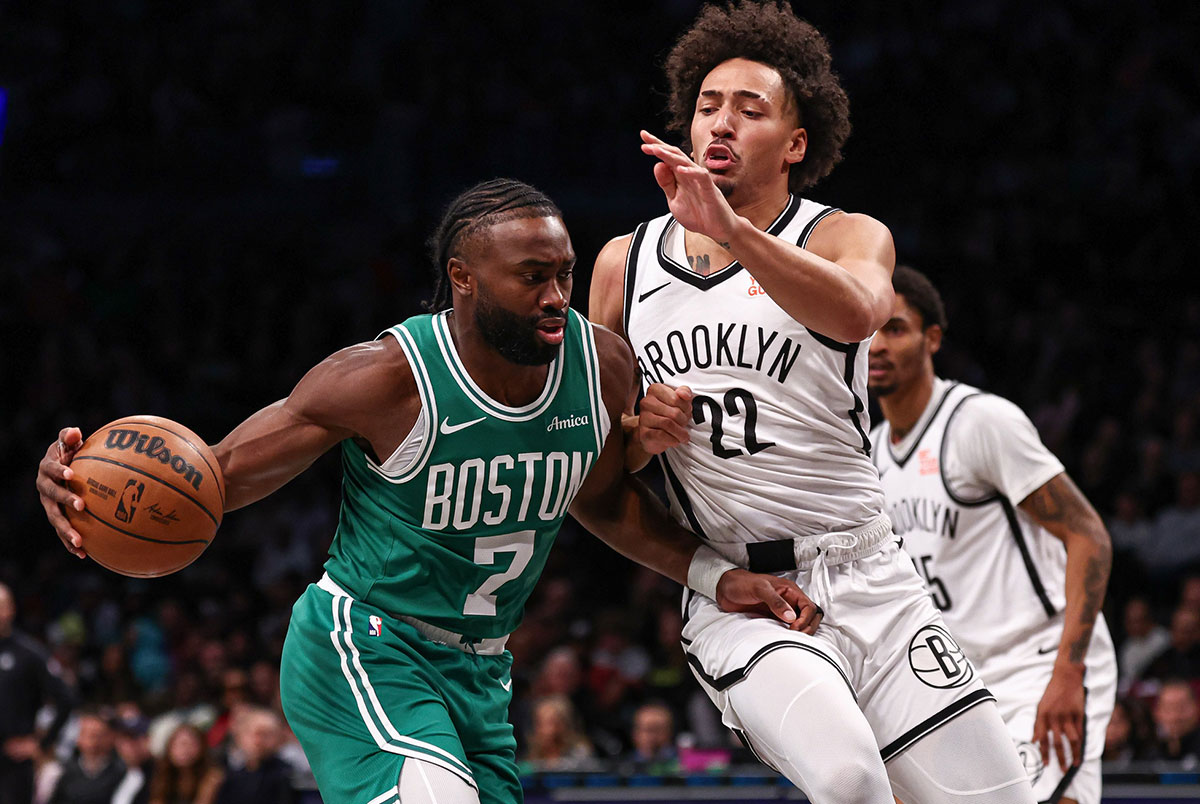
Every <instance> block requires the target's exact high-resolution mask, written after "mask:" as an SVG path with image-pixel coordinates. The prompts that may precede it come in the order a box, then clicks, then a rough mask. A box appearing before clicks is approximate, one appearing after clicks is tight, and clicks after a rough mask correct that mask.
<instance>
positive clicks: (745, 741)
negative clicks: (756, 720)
mask: <svg viewBox="0 0 1200 804" xmlns="http://www.w3.org/2000/svg"><path fill="white" fill-rule="evenodd" d="M729 730H730V731H732V732H733V733H734V734H735V735H736V736H737V738H738V740H740V741H741V743H742V745H744V746H746V748H747V749H748V750H749V751H750V753H751V754H753V755H754V758H755V759H757V760H758V761H759V762H760V763H761V764H762V765H764V766H765V767H768V768H770V769H771V770H773V771H775V772H776V773H780V772H781V771H780V770H779V768H777V767H775V766H774V765H772V764H771V763H770V762H767V760H766V758H765V757H764V756H763V755H762V754H760V753H758V749H756V748H755V747H754V744H753V743H751V742H750V737H749V736H747V734H746V732H744V731H742V730H741V729H739V728H735V727H733V726H730V727H729Z"/></svg>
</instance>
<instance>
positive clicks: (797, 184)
mask: <svg viewBox="0 0 1200 804" xmlns="http://www.w3.org/2000/svg"><path fill="white" fill-rule="evenodd" d="M737 58H742V59H749V60H750V61H757V62H760V63H762V64H765V65H767V66H768V67H771V68H773V69H774V70H775V71H776V72H778V73H779V75H780V77H781V78H783V83H784V85H785V86H787V88H788V92H789V93H790V94H791V100H792V102H794V103H795V105H796V106H795V108H796V110H797V112H798V113H799V117H800V125H801V126H802V127H803V128H805V129H807V131H808V151H807V153H806V154H805V156H804V161H802V162H799V163H797V164H795V165H792V168H791V173H790V174H789V175H788V189H790V190H791V191H792V192H794V193H798V192H800V191H802V190H804V189H806V188H808V187H811V186H812V185H814V184H816V183H817V182H818V181H819V180H821V179H823V178H824V177H825V176H827V175H829V171H831V170H833V166H834V165H836V164H837V163H838V162H840V161H841V160H842V145H843V144H844V143H845V142H846V138H847V137H848V136H850V101H849V100H848V99H847V98H846V92H845V91H844V90H843V89H842V85H841V83H840V82H839V81H838V78H837V76H836V75H834V73H833V71H832V70H831V69H830V58H829V45H828V43H827V42H826V41H825V37H823V36H821V34H820V33H819V32H818V31H817V29H816V28H814V27H812V26H811V25H809V24H808V23H807V22H805V21H804V20H801V19H797V18H796V16H795V15H794V14H793V13H792V9H791V8H790V7H789V6H788V4H787V3H778V4H777V3H775V2H767V3H756V2H743V3H741V4H740V5H734V4H733V3H730V4H728V5H726V6H724V7H720V6H714V5H707V6H705V7H704V8H703V9H702V10H701V11H700V16H699V17H697V18H696V21H695V22H694V23H693V24H692V27H691V28H690V29H689V30H688V31H687V33H685V34H684V35H683V36H681V37H680V38H679V41H678V42H676V43H675V47H673V48H671V53H670V55H669V56H667V63H666V73H667V81H668V82H669V84H670V93H669V96H668V101H667V111H668V112H669V113H670V122H669V123H668V126H669V128H670V129H671V130H672V131H676V132H678V133H680V134H681V135H682V136H683V140H684V144H683V150H684V151H685V152H686V153H691V150H692V143H691V136H690V131H691V125H692V116H693V115H694V113H695V111H696V98H697V97H698V96H699V95H700V85H701V84H703V83H704V78H705V76H707V75H708V74H709V73H710V72H712V70H713V68H715V67H716V66H717V65H719V64H722V63H723V62H726V61H729V60H730V59H737Z"/></svg>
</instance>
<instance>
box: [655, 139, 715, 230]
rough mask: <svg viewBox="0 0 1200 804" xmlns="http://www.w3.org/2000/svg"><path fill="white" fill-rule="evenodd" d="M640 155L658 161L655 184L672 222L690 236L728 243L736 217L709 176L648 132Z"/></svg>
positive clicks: (681, 153)
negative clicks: (681, 227)
mask: <svg viewBox="0 0 1200 804" xmlns="http://www.w3.org/2000/svg"><path fill="white" fill-rule="evenodd" d="M642 152H643V153H645V154H648V155H650V156H653V157H655V158H657V159H659V160H660V161H659V162H658V163H657V164H656V165H655V166H654V180H655V181H657V182H658V186H659V187H661V188H662V191H663V195H665V196H666V197H667V206H668V207H670V209H671V214H672V215H673V216H675V220H677V221H679V223H680V225H681V226H683V228H685V229H687V230H688V231H690V232H698V233H699V234H703V235H708V236H709V237H711V238H712V239H713V240H716V241H717V242H718V243H728V242H729V239H730V238H731V237H732V236H733V231H734V229H735V227H736V226H737V222H738V216H737V213H736V212H734V211H733V207H731V206H729V202H728V201H726V200H725V196H724V195H722V194H721V191H720V190H719V189H717V185H716V184H715V183H713V178H712V175H711V174H710V173H709V172H708V171H707V170H705V169H704V168H702V167H700V166H699V165H697V164H696V163H695V162H693V161H692V160H691V158H690V157H689V156H688V155H687V154H685V153H684V152H683V151H681V150H680V149H678V148H676V147H675V146H674V145H668V144H667V143H665V142H663V141H662V140H660V139H659V138H658V137H656V136H654V135H653V134H651V133H650V132H648V131H643V132H642Z"/></svg>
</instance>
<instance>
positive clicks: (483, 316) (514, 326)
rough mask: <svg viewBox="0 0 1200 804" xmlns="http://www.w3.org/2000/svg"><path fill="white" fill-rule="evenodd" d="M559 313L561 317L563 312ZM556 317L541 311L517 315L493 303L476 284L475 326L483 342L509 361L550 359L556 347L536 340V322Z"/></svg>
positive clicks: (521, 362) (542, 361) (540, 362)
mask: <svg viewBox="0 0 1200 804" xmlns="http://www.w3.org/2000/svg"><path fill="white" fill-rule="evenodd" d="M560 315H561V316H565V315H566V311H565V310H564V311H563V312H562V313H560ZM556 317H559V316H555V315H549V314H543V315H537V316H532V317H530V318H526V317H525V316H521V315H518V314H516V313H514V312H512V311H511V310H506V309H505V308H503V307H501V306H500V305H498V304H496V303H495V301H493V300H492V296H491V294H490V293H488V292H487V290H486V289H484V287H483V285H482V284H481V285H479V301H478V302H477V303H476V305H475V326H476V327H478V328H479V334H480V335H481V336H483V339H484V341H486V342H487V344H488V345H489V346H491V347H492V348H493V349H495V350H496V351H497V352H499V353H500V356H501V357H503V358H504V359H505V360H507V361H508V362H510V363H516V364H517V365H518V366H544V365H546V364H547V363H549V362H551V361H552V360H554V358H555V357H557V356H558V346H557V345H554V344H549V343H545V342H544V341H542V340H540V339H539V338H538V336H537V325H538V323H539V322H540V321H542V320H543V319H545V318H556Z"/></svg>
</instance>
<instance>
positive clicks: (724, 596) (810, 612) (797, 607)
mask: <svg viewBox="0 0 1200 804" xmlns="http://www.w3.org/2000/svg"><path fill="white" fill-rule="evenodd" d="M717 605H718V606H720V607H721V610H722V611H743V612H753V613H757V614H763V615H768V616H772V617H775V618H776V619H778V620H781V621H782V622H784V623H786V624H787V626H788V628H790V629H791V630H793V631H803V632H804V633H806V634H812V633H814V632H815V631H816V630H817V626H818V625H820V624H821V619H822V618H823V617H824V616H825V612H824V611H822V610H821V607H820V606H818V605H817V604H816V603H813V602H812V601H811V600H809V598H808V595H806V594H804V590H802V589H801V588H800V587H799V586H796V584H794V583H793V582H792V581H789V580H788V579H786V578H779V577H777V576H775V575H765V574H762V573H757V572H750V571H749V570H744V569H732V570H729V571H728V572H726V573H725V574H724V575H722V576H721V580H719V581H717Z"/></svg>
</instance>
